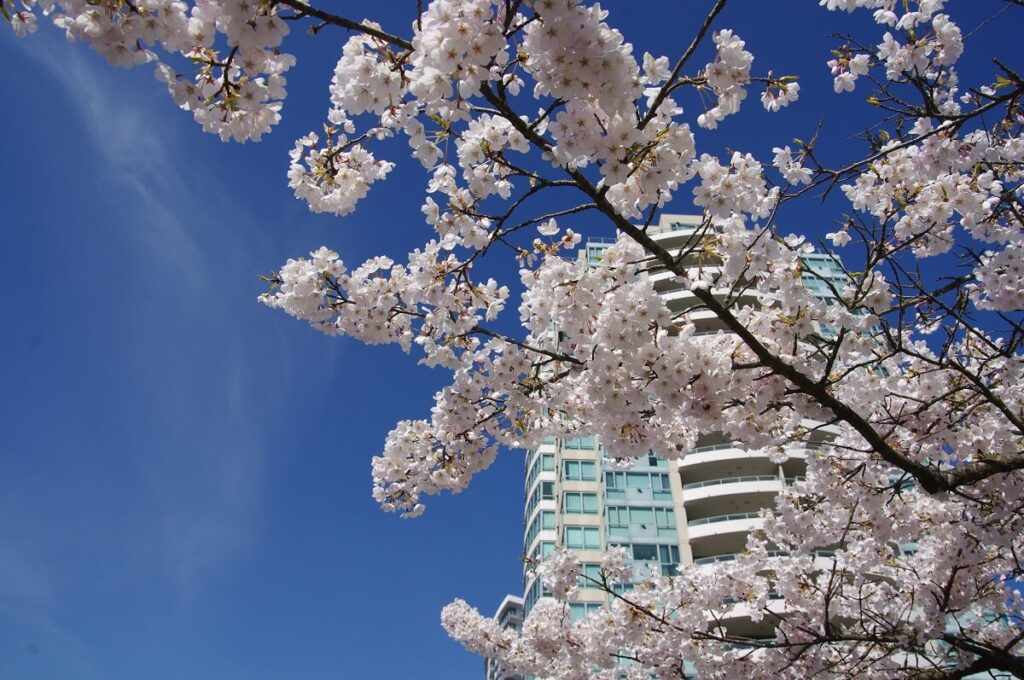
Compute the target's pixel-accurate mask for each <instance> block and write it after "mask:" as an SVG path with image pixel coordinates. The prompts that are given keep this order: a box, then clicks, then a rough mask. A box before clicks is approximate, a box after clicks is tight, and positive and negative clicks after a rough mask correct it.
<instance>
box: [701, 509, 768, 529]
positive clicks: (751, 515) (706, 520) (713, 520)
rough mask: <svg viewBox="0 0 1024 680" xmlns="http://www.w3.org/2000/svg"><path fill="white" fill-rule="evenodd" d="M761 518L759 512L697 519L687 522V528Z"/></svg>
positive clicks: (735, 513)
mask: <svg viewBox="0 0 1024 680" xmlns="http://www.w3.org/2000/svg"><path fill="white" fill-rule="evenodd" d="M760 517H761V513H759V512H734V513H732V514H729V515H714V516H713V517H702V518H701V519H695V520H693V521H691V522H687V526H691V527H696V526H701V525H704V524H717V523H718V522H732V521H734V520H738V519H759V518H760Z"/></svg>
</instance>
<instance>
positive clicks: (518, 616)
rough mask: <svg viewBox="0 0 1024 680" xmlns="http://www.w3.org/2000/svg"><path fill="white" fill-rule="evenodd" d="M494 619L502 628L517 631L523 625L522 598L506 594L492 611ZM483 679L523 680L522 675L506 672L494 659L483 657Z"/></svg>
mask: <svg viewBox="0 0 1024 680" xmlns="http://www.w3.org/2000/svg"><path fill="white" fill-rule="evenodd" d="M494 620H495V621H497V622H498V625H500V626H501V627H502V628H511V629H512V630H515V631H518V630H521V629H522V625H523V599H522V598H521V597H516V596H515V595H506V596H505V599H504V600H502V601H501V604H500V605H498V611H496V612H494ZM484 678H485V680H523V676H521V675H516V674H513V673H506V672H505V670H504V669H503V668H502V667H501V664H500V663H498V661H497V660H496V659H484Z"/></svg>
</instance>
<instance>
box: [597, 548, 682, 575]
mask: <svg viewBox="0 0 1024 680" xmlns="http://www.w3.org/2000/svg"><path fill="white" fill-rule="evenodd" d="M613 547H621V548H625V549H626V552H627V553H628V554H629V555H630V556H631V557H632V558H633V561H634V562H645V563H647V564H651V563H660V566H661V573H662V574H664V575H666V576H674V575H675V574H676V566H677V565H678V564H679V546H677V545H650V544H644V543H633V544H632V545H629V544H626V543H620V544H616V545H615V546H613ZM652 566H653V565H652Z"/></svg>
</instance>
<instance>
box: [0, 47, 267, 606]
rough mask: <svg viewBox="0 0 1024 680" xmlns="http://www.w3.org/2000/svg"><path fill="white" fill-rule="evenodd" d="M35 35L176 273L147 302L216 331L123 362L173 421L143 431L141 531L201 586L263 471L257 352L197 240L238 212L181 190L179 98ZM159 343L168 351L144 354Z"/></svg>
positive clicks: (133, 214) (153, 405) (141, 344)
mask: <svg viewBox="0 0 1024 680" xmlns="http://www.w3.org/2000/svg"><path fill="white" fill-rule="evenodd" d="M31 41H32V43H31V44H29V43H28V42H25V43H19V44H24V45H25V50H24V52H25V54H26V55H30V56H31V57H32V58H33V59H34V60H35V61H36V62H37V63H38V64H40V65H41V66H42V67H43V68H42V70H44V71H45V73H46V74H47V76H48V77H49V78H50V79H52V81H54V82H55V83H56V84H57V85H58V86H59V89H60V90H61V91H62V92H63V96H64V97H65V98H66V101H68V102H69V103H70V104H71V105H72V107H73V110H72V111H71V112H69V113H70V114H71V117H73V118H77V119H78V120H80V121H81V123H82V125H83V127H84V130H85V131H86V132H87V134H88V136H89V140H90V142H91V145H92V146H93V147H94V149H95V151H96V153H97V154H98V156H99V158H101V159H102V164H103V165H104V166H105V169H106V171H107V172H108V173H109V176H108V178H106V179H105V180H104V181H107V180H109V182H110V183H111V185H112V186H115V185H119V187H120V189H121V190H118V191H112V192H111V193H112V196H116V198H112V200H111V202H112V206H114V207H113V209H114V210H116V211H117V213H118V215H117V216H116V217H114V216H112V222H116V223H119V224H123V225H125V226H124V227H123V228H122V229H123V230H124V231H125V236H126V241H127V242H129V243H133V244H135V245H134V248H135V250H136V253H137V255H138V258H139V261H141V262H144V263H145V266H144V267H143V269H144V270H146V269H148V270H152V269H153V268H156V269H159V270H161V271H162V273H163V274H164V277H163V278H164V279H173V281H174V284H173V285H171V286H167V290H165V291H161V297H160V298H159V299H156V300H152V301H146V303H147V305H157V306H159V307H161V308H164V309H171V310H174V309H178V310H182V309H184V310H188V309H193V310H196V311H195V313H194V316H196V317H200V318H201V320H202V324H203V330H204V332H205V334H206V335H208V336H212V337H216V338H218V340H219V341H220V342H219V345H218V346H216V347H211V346H210V345H209V344H207V345H205V346H203V345H199V346H194V347H193V346H188V345H184V346H181V347H169V346H167V345H164V346H163V347H160V346H154V343H158V342H161V341H163V342H165V343H175V342H179V340H178V339H176V338H174V337H170V338H166V339H164V338H153V337H151V336H152V333H150V336H147V337H145V339H140V338H136V339H135V341H133V340H132V339H131V338H126V339H125V342H126V347H125V349H124V351H125V353H126V355H127V356H125V361H126V362H133V361H134V363H136V364H137V365H139V366H141V367H143V368H142V370H144V371H146V372H147V373H148V375H147V377H149V376H151V378H149V379H151V380H152V382H153V383H154V384H153V385H152V387H151V389H150V390H148V392H146V393H145V394H140V395H139V396H140V397H142V398H144V399H148V400H149V403H148V404H146V405H145V406H141V405H140V411H145V412H147V413H148V414H149V416H150V417H151V418H152V419H153V420H154V422H159V425H160V429H161V430H162V431H164V432H168V431H169V432H170V435H169V437H168V438H167V439H166V440H164V441H156V440H155V439H156V438H154V440H153V441H149V442H143V443H142V444H140V448H141V450H139V451H138V455H139V456H141V457H143V458H144V459H145V460H144V466H143V467H144V468H145V469H147V470H148V475H147V476H148V478H149V480H148V483H149V484H151V485H152V496H153V500H154V505H155V507H156V508H157V510H156V516H148V517H147V516H144V515H143V516H140V517H137V518H134V522H135V525H136V526H135V527H134V529H135V532H136V533H137V536H136V537H137V538H138V540H150V541H151V540H153V537H154V536H155V537H158V540H159V542H160V545H159V546H155V548H156V552H157V553H159V554H162V556H163V558H162V559H161V560H160V562H161V564H163V565H164V566H165V568H167V569H169V571H170V572H171V573H170V576H171V578H172V579H174V580H175V581H176V582H177V583H178V585H179V587H180V590H181V592H182V593H183V594H184V595H186V596H189V595H193V594H195V593H196V592H198V591H201V589H202V583H203V576H204V575H205V574H206V573H207V572H208V570H209V569H211V568H213V567H215V566H216V565H218V564H222V563H224V562H225V561H227V560H230V559H231V558H232V557H233V556H234V555H235V554H236V553H237V551H238V550H239V549H240V547H242V546H244V545H245V544H246V543H247V542H248V541H250V540H251V538H252V534H253V531H254V526H253V524H254V518H255V517H256V516H257V515H258V513H259V503H260V492H261V488H262V485H263V482H264V469H265V451H264V449H263V447H264V444H263V440H264V438H265V437H264V436H263V433H262V432H261V431H260V430H259V427H258V423H259V418H258V417H253V416H254V411H255V407H254V404H253V403H252V402H251V400H250V398H249V395H250V393H251V392H252V387H251V385H249V384H247V371H246V367H245V364H246V362H247V361H250V360H252V358H251V357H247V355H246V343H245V338H244V336H243V331H242V330H240V329H238V328H236V327H235V325H234V323H233V322H232V321H231V318H232V313H233V312H234V311H236V310H232V309H230V308H229V307H228V306H229V305H230V304H232V303H231V302H230V296H225V295H224V291H223V290H222V288H223V286H224V285H225V283H224V282H223V281H220V280H218V278H217V277H216V276H215V275H216V274H217V273H218V272H219V271H220V269H221V266H222V263H220V262H217V261H215V257H216V256H215V255H211V254H210V253H209V252H208V248H206V246H207V245H208V243H209V239H210V237H211V235H210V234H206V233H201V232H198V231H196V230H198V229H202V228H209V227H210V226H211V225H224V228H225V229H226V230H227V229H232V228H237V227H238V226H239V225H237V224H236V221H237V220H238V215H239V214H243V215H244V211H233V210H232V211H231V212H232V214H231V215H229V214H226V212H227V211H226V209H225V208H227V209H230V208H231V207H232V206H231V205H230V203H228V204H227V205H225V203H224V201H223V198H219V199H218V201H217V202H216V204H213V202H211V201H204V200H203V197H202V196H196V195H194V190H192V191H191V192H190V187H194V186H195V182H194V181H189V180H188V179H186V177H185V176H184V175H183V174H182V172H181V170H179V167H180V166H181V164H182V160H181V157H180V156H181V154H179V153H178V145H179V144H180V140H177V139H174V138H173V137H171V136H169V135H173V134H174V133H173V130H174V128H175V125H174V124H172V122H169V117H171V116H182V117H184V116H185V115H186V114H183V113H180V112H177V111H175V109H174V107H173V104H172V102H171V101H170V99H169V98H167V99H166V100H159V99H158V98H157V97H159V96H160V95H162V92H158V93H157V95H156V96H153V95H152V94H150V93H146V94H143V95H142V97H143V99H141V100H140V98H139V96H140V95H139V93H138V91H137V89H138V88H136V89H135V90H133V88H130V87H129V88H124V87H122V86H121V85H120V83H122V82H124V78H125V76H124V73H123V72H119V71H113V70H110V69H107V68H106V67H105V66H103V65H101V64H99V63H98V61H97V59H96V58H95V56H94V55H91V54H87V53H86V52H85V51H84V50H85V48H84V46H83V45H70V46H69V45H66V44H63V43H62V41H60V40H59V38H56V37H55V35H54V34H53V33H52V32H50V33H49V34H45V33H44V32H43V31H40V34H38V35H36V36H33V37H32V38H31ZM39 43H43V44H39ZM143 68H145V67H143ZM153 90H158V88H157V87H154V88H151V90H150V92H152V91H153ZM133 95H134V96H133ZM149 97H152V99H149ZM195 133H196V134H201V133H200V132H199V131H198V130H196V131H195ZM197 216H202V217H201V219H199V218H197ZM197 222H201V225H199V226H197ZM72 226H73V225H72ZM216 236H217V237H218V238H219V241H220V243H221V244H223V242H224V240H225V239H228V240H230V242H231V243H232V244H233V246H234V247H236V248H238V249H242V250H244V249H245V248H246V247H247V246H246V243H245V241H244V234H242V233H239V234H236V235H233V234H225V233H222V234H218V235H216ZM204 248H205V249H204ZM239 283H240V284H241V283H242V282H239ZM228 285H230V284H228ZM253 304H254V305H255V301H253ZM154 316H155V314H154ZM157 322H159V320H157ZM169 323H170V325H171V326H173V322H169ZM232 346H233V347H235V348H237V351H236V352H234V353H233V356H232V357H231V358H230V359H229V360H228V361H223V360H222V357H221V356H219V355H218V354H217V353H218V352H221V351H222V349H223V347H232ZM161 354H163V355H165V356H170V358H171V361H172V362H171V363H168V364H167V365H164V366H154V365H152V364H153V359H154V357H160V356H161ZM132 355H134V356H132ZM145 379H146V378H141V377H140V380H145ZM196 392H201V393H202V394H201V395H199V396H201V397H202V398H199V397H198V396H197V395H196ZM175 421H178V422H175Z"/></svg>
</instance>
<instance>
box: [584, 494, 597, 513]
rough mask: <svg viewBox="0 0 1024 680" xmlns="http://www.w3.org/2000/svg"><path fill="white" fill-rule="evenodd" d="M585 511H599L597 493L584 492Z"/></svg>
mask: <svg viewBox="0 0 1024 680" xmlns="http://www.w3.org/2000/svg"><path fill="white" fill-rule="evenodd" d="M583 512H586V513H588V514H589V513H596V512H597V494H593V493H585V494H583Z"/></svg>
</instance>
